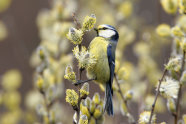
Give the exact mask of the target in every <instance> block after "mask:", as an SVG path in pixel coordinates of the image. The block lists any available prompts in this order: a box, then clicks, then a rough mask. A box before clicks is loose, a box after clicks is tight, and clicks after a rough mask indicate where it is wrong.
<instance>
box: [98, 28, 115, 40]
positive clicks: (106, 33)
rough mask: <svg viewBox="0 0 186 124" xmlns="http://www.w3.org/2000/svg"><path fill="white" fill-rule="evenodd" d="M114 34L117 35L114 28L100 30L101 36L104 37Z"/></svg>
mask: <svg viewBox="0 0 186 124" xmlns="http://www.w3.org/2000/svg"><path fill="white" fill-rule="evenodd" d="M113 35H115V31H113V30H101V31H99V36H102V37H104V38H110V37H112V36H113Z"/></svg>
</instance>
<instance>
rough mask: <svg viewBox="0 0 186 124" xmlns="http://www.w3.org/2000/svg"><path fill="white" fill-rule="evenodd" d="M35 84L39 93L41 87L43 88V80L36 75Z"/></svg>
mask: <svg viewBox="0 0 186 124" xmlns="http://www.w3.org/2000/svg"><path fill="white" fill-rule="evenodd" d="M36 86H37V88H38V89H39V91H40V92H41V93H43V89H44V80H43V78H42V77H41V76H39V77H38V79H37V81H36Z"/></svg>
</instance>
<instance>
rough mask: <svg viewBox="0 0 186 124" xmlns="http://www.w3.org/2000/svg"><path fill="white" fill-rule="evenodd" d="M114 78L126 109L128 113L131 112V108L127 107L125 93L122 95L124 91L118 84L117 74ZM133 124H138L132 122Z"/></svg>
mask: <svg viewBox="0 0 186 124" xmlns="http://www.w3.org/2000/svg"><path fill="white" fill-rule="evenodd" d="M114 77H115V80H116V84H117V86H118V92H119V94H120V96H121V98H122V100H123V102H124V103H125V105H126V107H127V111H128V112H129V108H128V106H127V100H126V99H125V97H124V96H123V93H122V91H121V86H120V84H119V82H118V79H117V76H116V74H115V75H114ZM129 114H130V112H129ZM131 124H136V121H135V120H134V122H131Z"/></svg>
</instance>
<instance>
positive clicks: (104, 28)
mask: <svg viewBox="0 0 186 124" xmlns="http://www.w3.org/2000/svg"><path fill="white" fill-rule="evenodd" d="M107 29H108V28H106V27H103V28H100V29H99V30H107Z"/></svg>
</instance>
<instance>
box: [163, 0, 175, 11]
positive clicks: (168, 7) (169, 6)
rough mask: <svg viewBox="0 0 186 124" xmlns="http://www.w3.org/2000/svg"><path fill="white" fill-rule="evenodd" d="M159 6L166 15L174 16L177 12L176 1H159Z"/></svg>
mask: <svg viewBox="0 0 186 124" xmlns="http://www.w3.org/2000/svg"><path fill="white" fill-rule="evenodd" d="M161 5H162V7H163V9H164V10H165V12H167V13H168V14H175V13H176V12H177V7H178V2H177V0H161Z"/></svg>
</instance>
